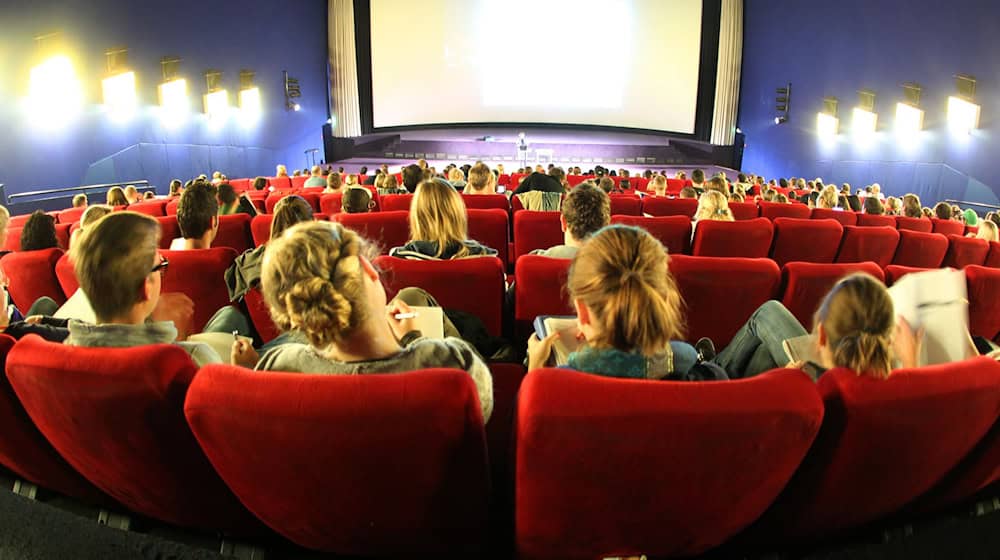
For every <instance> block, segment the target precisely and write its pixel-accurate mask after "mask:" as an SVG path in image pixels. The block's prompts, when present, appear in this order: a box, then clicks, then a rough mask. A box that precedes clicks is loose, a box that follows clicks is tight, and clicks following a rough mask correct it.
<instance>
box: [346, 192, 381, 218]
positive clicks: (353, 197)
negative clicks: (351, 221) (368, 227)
mask: <svg viewBox="0 0 1000 560" xmlns="http://www.w3.org/2000/svg"><path fill="white" fill-rule="evenodd" d="M340 206H341V210H343V211H344V213H346V214H364V213H366V212H371V211H372V209H373V208H375V201H374V200H372V193H371V191H369V190H368V189H366V188H364V187H360V188H358V187H355V188H351V189H347V191H346V192H344V195H343V196H342V197H341V199H340Z"/></svg>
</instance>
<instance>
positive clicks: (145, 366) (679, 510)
mask: <svg viewBox="0 0 1000 560" xmlns="http://www.w3.org/2000/svg"><path fill="white" fill-rule="evenodd" d="M3 358H6V363H5V364H4V369H5V375H0V425H2V426H4V432H5V437H4V438H2V439H0V463H2V464H3V465H4V466H5V467H6V468H8V469H10V470H11V471H12V472H13V473H15V474H16V475H17V476H18V477H21V478H23V479H25V480H27V481H30V482H32V483H35V484H38V485H40V486H42V487H44V488H48V489H51V490H54V491H57V492H60V493H63V494H66V495H69V496H72V497H74V498H77V499H80V500H84V501H86V502H89V503H91V504H95V505H99V506H102V507H105V508H110V509H112V510H120V509H122V508H124V509H126V510H128V511H131V512H135V513H138V514H140V515H143V516H146V517H149V518H152V519H155V520H159V521H162V522H166V523H170V524H174V525H179V526H182V527H188V528H196V529H203V530H205V529H207V530H213V531H222V532H225V533H227V534H230V535H238V536H241V537H244V538H251V539H253V538H255V537H261V538H267V536H268V535H269V534H270V531H274V532H276V533H278V534H280V535H281V536H283V537H285V538H287V539H289V540H290V541H292V542H294V543H296V544H298V545H300V546H304V547H307V548H310V549H315V550H321V551H326V552H334V553H338V554H347V555H389V556H430V555H444V556H449V557H469V556H476V555H478V553H481V552H482V551H483V550H484V548H485V547H486V542H487V540H486V539H487V537H486V535H487V532H488V528H489V523H490V520H489V517H490V509H489V504H490V501H491V495H492V499H493V500H494V503H496V502H498V501H503V500H504V498H503V495H504V494H505V492H506V491H505V490H504V489H506V488H512V489H513V504H514V506H513V510H512V512H511V511H505V512H502V513H501V518H497V517H494V518H493V522H494V523H503V518H506V517H507V516H511V515H512V516H513V519H514V527H515V535H514V540H515V545H516V553H517V556H518V557H520V558H602V557H608V556H630V555H639V554H648V555H655V556H660V557H662V556H690V555H694V554H699V553H702V552H705V551H707V550H710V549H713V548H715V547H718V546H719V545H722V544H724V543H726V542H727V541H730V542H735V543H737V544H738V545H739V546H761V547H769V546H782V547H787V546H788V545H789V544H791V543H798V542H804V541H809V540H812V539H815V538H819V537H825V536H830V535H834V534H836V533H838V532H839V531H842V530H845V529H849V528H853V527H857V526H860V525H863V524H866V523H869V522H874V521H877V520H880V519H883V518H885V517H886V516H888V515H891V514H895V513H904V514H913V513H920V512H931V511H937V510H940V509H941V508H944V507H946V506H949V505H953V504H956V503H958V502H961V501H963V500H966V499H968V498H970V497H971V496H973V495H975V494H976V493H978V492H979V491H980V490H982V489H984V488H986V487H987V486H989V485H990V484H991V483H993V482H995V481H996V480H997V479H998V477H997V468H996V467H997V464H998V463H1000V429H998V423H997V422H998V410H1000V364H998V363H997V362H995V361H993V360H990V359H988V358H976V359H973V360H968V361H965V362H961V363H956V364H947V365H942V366H933V367H926V368H919V369H913V370H900V371H896V372H894V373H893V375H892V376H891V377H890V378H889V379H888V380H876V379H873V378H871V377H867V376H858V375H856V374H855V373H854V372H851V371H847V370H833V371H830V372H827V373H826V374H824V375H823V377H822V378H821V379H820V380H819V382H818V383H813V381H812V380H811V379H809V378H808V376H806V375H805V374H804V373H802V372H800V371H788V370H777V371H774V372H769V373H766V374H763V375H760V376H757V377H754V378H751V379H747V380H740V381H730V382H668V381H636V380H622V379H613V378H604V377H599V376H593V375H587V374H580V373H575V372H571V371H565V370H557V369H545V370H540V371H537V372H532V373H531V374H529V375H527V377H525V376H524V370H523V368H521V367H520V366H516V365H502V364H493V365H492V366H491V370H492V373H493V379H494V390H495V392H494V400H495V408H494V413H493V416H492V418H491V420H490V422H489V423H488V424H487V425H486V426H485V429H484V426H483V421H482V417H481V414H480V412H479V411H480V407H479V403H478V401H477V397H476V390H475V387H474V385H473V383H472V381H471V378H469V376H468V375H467V374H466V373H465V372H461V371H455V370H425V371H420V372H409V373H403V374H398V375H369V376H322V375H303V374H293V373H276V372H272V373H267V374H266V375H262V374H260V373H259V372H253V371H250V370H245V369H241V368H236V367H232V366H224V365H214V366H208V367H205V368H202V369H201V370H200V371H197V370H196V368H195V366H194V365H193V364H192V362H191V360H190V359H189V357H188V356H187V355H186V353H185V352H184V351H183V350H182V349H180V348H176V347H173V346H169V345H156V346H146V347H137V348H120V349H109V348H99V349H91V348H80V347H71V346H66V345H61V344H53V343H49V342H45V341H43V340H41V339H39V338H37V337H33V336H32V337H28V338H25V339H24V340H21V341H19V342H17V343H15V342H14V341H13V339H10V338H9V337H6V336H0V360H2V359H3ZM522 379H523V382H522ZM98 389H99V390H98ZM515 411H516V413H515ZM581 411H584V413H581ZM680 427H683V429H681V428H680ZM665 434H669V437H665ZM914 434H919V437H914ZM511 451H512V453H511ZM890 470H891V472H892V476H888V477H887V476H885V473H886V472H887V471H890ZM498 474H500V476H501V477H499V478H498V477H497V475H498ZM491 479H492V490H491ZM734 539H735V540H734Z"/></svg>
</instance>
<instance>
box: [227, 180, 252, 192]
mask: <svg viewBox="0 0 1000 560" xmlns="http://www.w3.org/2000/svg"><path fill="white" fill-rule="evenodd" d="M229 184H230V185H232V186H233V190H234V191H236V192H237V193H242V192H245V191H247V190H249V189H250V179H230V180H229Z"/></svg>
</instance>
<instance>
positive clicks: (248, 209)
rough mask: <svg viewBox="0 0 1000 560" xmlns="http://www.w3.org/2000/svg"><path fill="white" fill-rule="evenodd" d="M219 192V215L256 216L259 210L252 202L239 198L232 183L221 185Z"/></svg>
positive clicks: (242, 197)
mask: <svg viewBox="0 0 1000 560" xmlns="http://www.w3.org/2000/svg"><path fill="white" fill-rule="evenodd" d="M218 192H219V215H220V216H229V215H232V214H246V215H248V216H256V215H257V208H256V207H254V205H253V203H252V202H250V200H249V199H248V198H246V197H244V196H242V195H240V196H237V194H236V190H235V189H233V186H232V185H231V184H230V183H227V182H224V183H220V184H219V186H218Z"/></svg>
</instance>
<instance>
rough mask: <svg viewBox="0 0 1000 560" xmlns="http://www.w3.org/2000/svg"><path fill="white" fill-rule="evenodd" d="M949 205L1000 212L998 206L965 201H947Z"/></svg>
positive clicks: (999, 206)
mask: <svg viewBox="0 0 1000 560" xmlns="http://www.w3.org/2000/svg"><path fill="white" fill-rule="evenodd" d="M945 202H947V203H948V204H957V205H959V206H979V207H981V208H989V209H990V210H1000V205H998V204H985V203H983V202H968V201H965V200H951V199H947V200H945Z"/></svg>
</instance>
